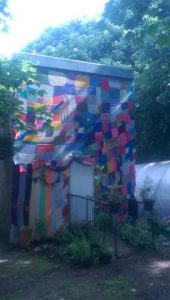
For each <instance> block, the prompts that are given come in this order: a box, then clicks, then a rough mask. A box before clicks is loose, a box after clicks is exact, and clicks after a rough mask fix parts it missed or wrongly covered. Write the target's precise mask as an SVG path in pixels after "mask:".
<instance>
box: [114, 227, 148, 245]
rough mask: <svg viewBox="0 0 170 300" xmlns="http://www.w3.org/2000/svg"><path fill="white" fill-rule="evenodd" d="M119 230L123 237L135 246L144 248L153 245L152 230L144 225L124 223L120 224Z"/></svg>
mask: <svg viewBox="0 0 170 300" xmlns="http://www.w3.org/2000/svg"><path fill="white" fill-rule="evenodd" d="M118 231H119V233H120V236H121V238H122V239H123V240H125V241H127V242H129V243H130V244H132V245H133V246H136V247H142V248H148V247H150V246H151V243H152V239H151V232H150V231H149V230H147V229H145V228H143V227H142V226H138V227H137V226H133V225H131V224H128V223H124V224H121V225H120V227H119V228H118Z"/></svg>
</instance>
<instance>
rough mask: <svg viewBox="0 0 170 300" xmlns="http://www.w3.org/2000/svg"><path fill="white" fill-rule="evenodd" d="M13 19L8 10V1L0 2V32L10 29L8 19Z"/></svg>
mask: <svg viewBox="0 0 170 300" xmlns="http://www.w3.org/2000/svg"><path fill="white" fill-rule="evenodd" d="M10 17H11V15H10V12H9V10H8V1H7V0H0V30H2V31H6V30H7V29H8V25H7V23H8V19H9V18H10Z"/></svg>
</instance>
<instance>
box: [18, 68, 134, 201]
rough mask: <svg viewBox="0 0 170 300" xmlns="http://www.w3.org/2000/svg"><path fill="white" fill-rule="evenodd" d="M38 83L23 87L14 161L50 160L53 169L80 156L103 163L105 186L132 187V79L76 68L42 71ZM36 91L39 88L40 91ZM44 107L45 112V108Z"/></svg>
mask: <svg viewBox="0 0 170 300" xmlns="http://www.w3.org/2000/svg"><path fill="white" fill-rule="evenodd" d="M40 78H41V79H40V81H41V85H40V86H37V85H35V84H32V85H29V86H23V87H22V90H21V91H20V92H19V94H18V97H19V99H20V100H21V101H22V107H23V112H22V115H21V120H22V121H24V122H25V123H26V129H25V130H23V131H19V132H18V131H17V130H16V137H15V155H14V163H15V164H16V165H17V164H24V165H27V164H33V165H34V166H37V165H41V164H48V165H50V166H51V165H52V166H53V167H54V169H55V168H58V169H57V170H60V168H65V167H67V166H69V164H70V162H71V161H72V159H73V158H75V157H78V158H79V159H81V160H82V161H83V162H85V163H99V164H101V165H104V172H105V174H106V175H107V176H106V180H105V181H106V182H105V183H106V185H114V184H121V186H122V194H123V195H125V196H128V197H131V196H132V195H133V194H134V186H135V167H134V162H135V124H134V102H133V96H132V82H131V80H126V79H114V78H112V77H109V76H103V75H94V74H91V75H89V74H88V75H87V74H85V73H80V72H74V71H65V70H64V71H54V70H50V69H48V70H44V72H43V71H41V74H40ZM40 91H43V93H42V94H41V93H40ZM44 107H45V112H43V109H44Z"/></svg>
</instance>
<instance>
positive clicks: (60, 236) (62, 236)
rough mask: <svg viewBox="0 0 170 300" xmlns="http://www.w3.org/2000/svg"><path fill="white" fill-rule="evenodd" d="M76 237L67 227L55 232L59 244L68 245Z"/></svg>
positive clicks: (56, 242) (56, 241) (55, 240)
mask: <svg viewBox="0 0 170 300" xmlns="http://www.w3.org/2000/svg"><path fill="white" fill-rule="evenodd" d="M73 239H74V234H73V233H72V232H70V231H69V230H68V229H66V228H61V229H60V230H58V231H57V232H56V234H55V239H54V242H55V244H56V245H57V246H67V245H68V244H70V243H71V242H72V240H73Z"/></svg>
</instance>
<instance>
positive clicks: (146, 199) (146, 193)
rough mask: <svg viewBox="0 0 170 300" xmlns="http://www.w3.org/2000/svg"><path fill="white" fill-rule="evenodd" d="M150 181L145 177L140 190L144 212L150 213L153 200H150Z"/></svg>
mask: <svg viewBox="0 0 170 300" xmlns="http://www.w3.org/2000/svg"><path fill="white" fill-rule="evenodd" d="M151 188H152V179H151V178H150V177H149V176H147V177H146V178H145V181H144V184H143V187H142V189H141V197H142V199H143V204H144V209H145V211H152V210H153V207H154V204H155V200H153V199H152V198H151V196H150V195H151Z"/></svg>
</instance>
